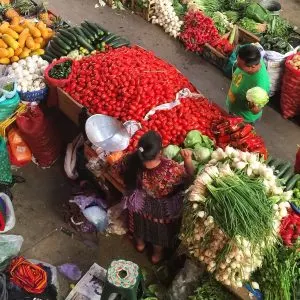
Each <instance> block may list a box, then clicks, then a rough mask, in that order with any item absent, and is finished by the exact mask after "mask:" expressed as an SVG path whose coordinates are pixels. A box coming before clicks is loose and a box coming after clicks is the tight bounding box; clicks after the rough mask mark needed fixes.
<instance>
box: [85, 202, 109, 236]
mask: <svg viewBox="0 0 300 300" xmlns="http://www.w3.org/2000/svg"><path fill="white" fill-rule="evenodd" d="M82 213H83V215H84V216H85V217H86V219H87V220H88V221H90V222H91V223H93V224H94V225H95V226H96V228H97V229H98V231H100V232H104V231H105V229H106V228H107V225H108V219H107V213H106V211H105V210H104V209H102V208H101V207H99V206H91V207H88V208H86V209H84V210H83V211H82Z"/></svg>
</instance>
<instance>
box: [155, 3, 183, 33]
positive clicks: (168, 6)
mask: <svg viewBox="0 0 300 300" xmlns="http://www.w3.org/2000/svg"><path fill="white" fill-rule="evenodd" d="M150 4H153V6H154V8H153V9H154V11H153V16H152V17H151V22H152V23H153V24H158V25H159V26H162V27H163V28H164V30H165V32H166V33H168V34H169V35H171V36H173V37H175V38H176V37H177V36H178V35H179V33H180V29H181V26H182V24H183V22H182V21H180V20H179V18H178V16H177V15H176V12H175V10H174V7H173V5H172V1H170V0H150Z"/></svg>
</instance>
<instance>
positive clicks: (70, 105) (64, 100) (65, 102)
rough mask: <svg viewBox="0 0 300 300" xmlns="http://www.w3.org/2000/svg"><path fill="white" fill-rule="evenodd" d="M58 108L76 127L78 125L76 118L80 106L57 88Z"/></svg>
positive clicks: (80, 108)
mask: <svg viewBox="0 0 300 300" xmlns="http://www.w3.org/2000/svg"><path fill="white" fill-rule="evenodd" d="M57 94H58V108H59V109H60V110H61V111H62V112H63V113H64V114H65V115H66V116H67V117H68V118H69V119H70V120H71V121H73V122H74V123H75V124H76V125H78V124H79V122H78V116H79V114H80V112H81V110H82V108H83V106H82V105H81V104H79V103H78V102H76V101H75V100H74V99H73V98H72V97H71V96H70V95H69V94H67V93H65V92H64V91H63V90H62V89H61V88H57Z"/></svg>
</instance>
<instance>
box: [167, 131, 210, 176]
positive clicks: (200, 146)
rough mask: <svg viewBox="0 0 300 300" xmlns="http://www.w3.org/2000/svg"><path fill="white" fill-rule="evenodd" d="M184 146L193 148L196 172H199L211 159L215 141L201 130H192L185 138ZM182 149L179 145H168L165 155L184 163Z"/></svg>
mask: <svg viewBox="0 0 300 300" xmlns="http://www.w3.org/2000/svg"><path fill="white" fill-rule="evenodd" d="M184 148H187V149H190V150H192V152H193V164H194V167H195V172H196V173H198V172H200V171H201V170H202V168H203V166H204V165H205V164H206V163H207V162H208V161H209V160H210V156H211V153H212V151H213V149H214V142H213V141H212V140H211V139H210V138H209V137H208V136H206V135H203V134H201V132H200V131H198V130H191V131H190V132H189V133H188V134H187V136H186V138H185V140H184V143H183V149H184ZM180 150H181V148H180V147H179V146H177V145H168V146H167V147H166V148H164V149H163V155H164V156H165V157H167V158H169V159H173V160H175V161H177V162H179V163H183V158H182V156H181V154H180Z"/></svg>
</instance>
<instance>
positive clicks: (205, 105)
mask: <svg viewBox="0 0 300 300" xmlns="http://www.w3.org/2000/svg"><path fill="white" fill-rule="evenodd" d="M180 101H181V104H180V105H178V106H176V107H174V108H172V109H171V110H161V111H158V112H156V113H155V114H154V115H153V116H151V117H150V119H149V120H148V121H144V122H142V129H141V130H139V131H138V132H137V133H136V134H135V135H134V136H133V138H132V140H131V144H130V146H129V148H128V150H129V151H130V150H133V149H134V148H135V147H136V145H137V142H138V140H139V138H140V137H141V136H142V135H143V134H144V133H145V132H147V131H148V130H156V131H157V132H159V134H160V135H161V136H162V139H163V146H164V147H165V146H167V145H169V144H175V145H182V144H183V142H184V140H185V137H186V135H187V133H188V132H189V131H190V130H193V129H197V130H199V131H200V132H201V133H202V134H203V135H206V136H208V137H209V138H213V134H212V132H211V129H210V124H211V122H212V121H213V120H214V118H215V117H217V116H220V115H221V114H222V113H221V111H220V109H219V108H218V107H217V106H215V105H214V104H212V103H210V102H209V101H208V100H207V99H206V98H203V97H201V96H199V98H196V99H195V98H189V97H188V98H183V99H181V100H180ZM163 124H164V126H162V125H163Z"/></svg>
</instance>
